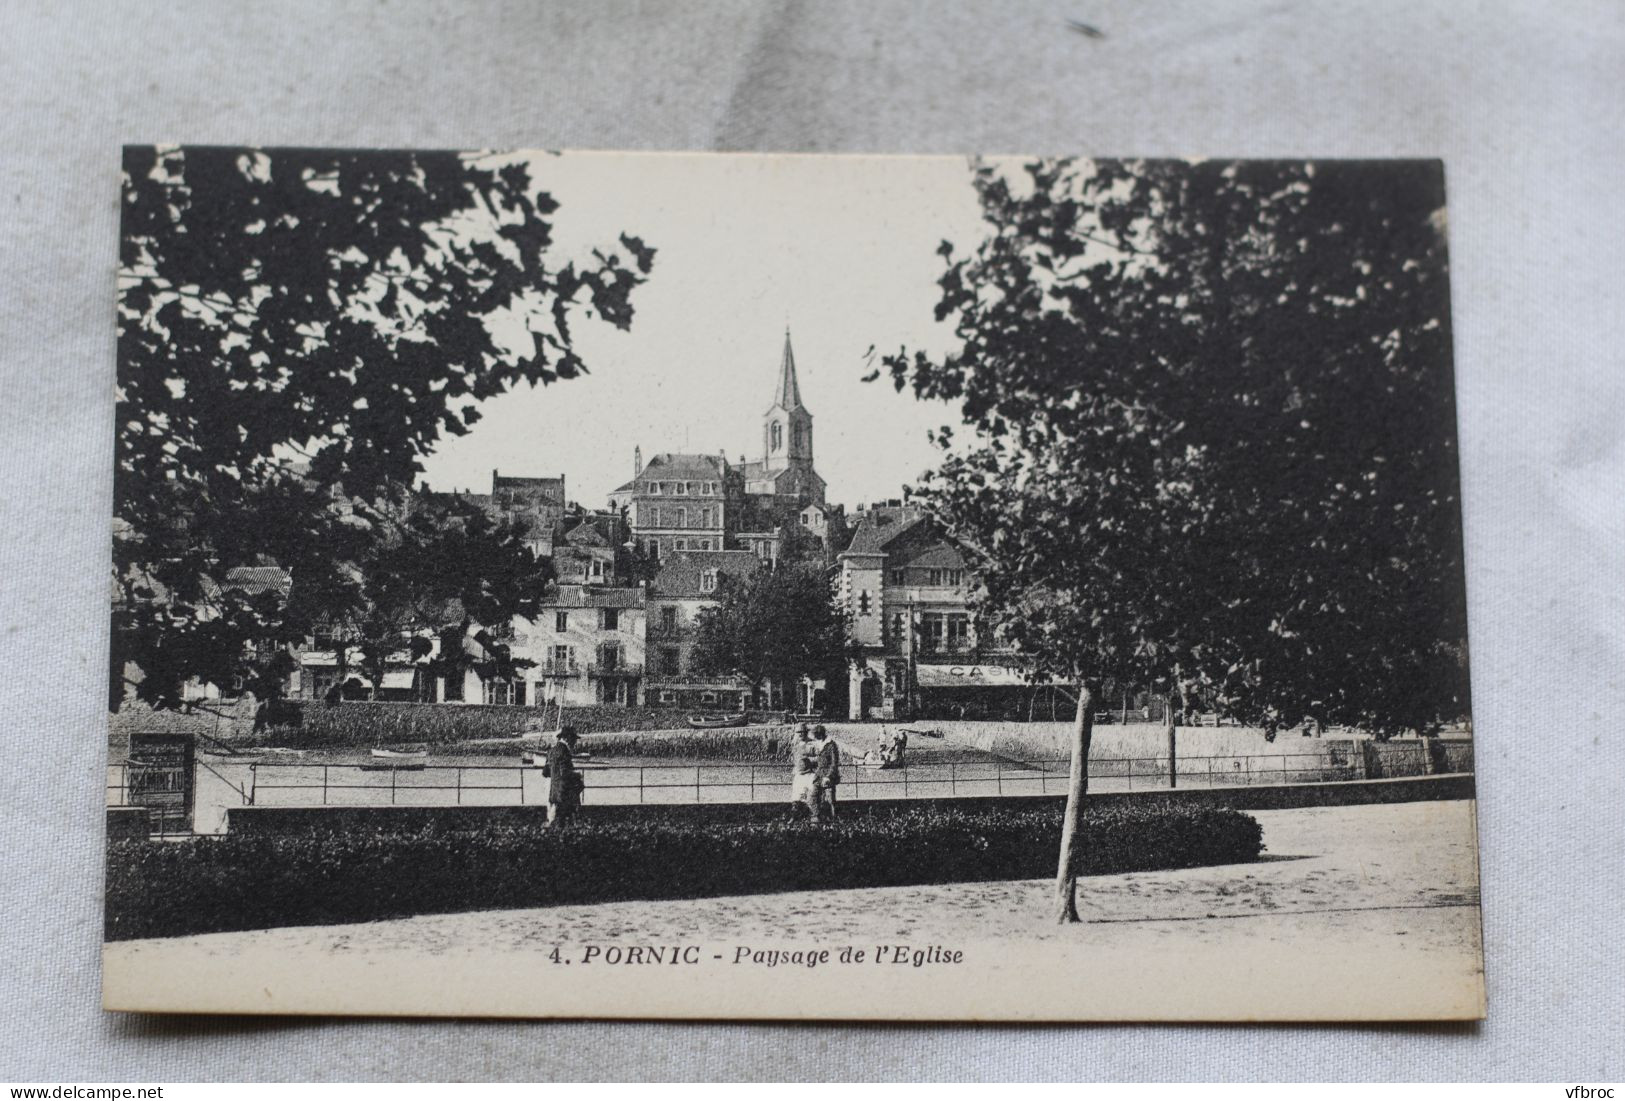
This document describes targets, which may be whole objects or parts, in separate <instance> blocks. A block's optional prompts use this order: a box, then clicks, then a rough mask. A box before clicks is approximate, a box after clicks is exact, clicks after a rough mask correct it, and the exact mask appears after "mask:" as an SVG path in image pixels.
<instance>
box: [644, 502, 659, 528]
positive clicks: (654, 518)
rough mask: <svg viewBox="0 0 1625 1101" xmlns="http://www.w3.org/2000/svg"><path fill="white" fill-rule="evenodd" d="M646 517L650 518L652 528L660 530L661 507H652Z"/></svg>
mask: <svg viewBox="0 0 1625 1101" xmlns="http://www.w3.org/2000/svg"><path fill="white" fill-rule="evenodd" d="M645 515H646V516H647V517H648V523H649V526H650V527H652V528H658V527H659V526H660V506H659V505H650V506H649V510H648V512H647V513H646V514H645Z"/></svg>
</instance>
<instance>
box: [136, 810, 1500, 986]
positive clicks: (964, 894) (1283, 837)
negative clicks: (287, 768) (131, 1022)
mask: <svg viewBox="0 0 1625 1101" xmlns="http://www.w3.org/2000/svg"><path fill="white" fill-rule="evenodd" d="M1474 813H1475V809H1474V804H1473V803H1472V802H1471V801H1467V800H1461V801H1450V802H1431V803H1405V804H1388V805H1376V806H1354V807H1322V808H1307V809H1298V810H1282V811H1259V812H1255V817H1256V818H1257V819H1258V821H1259V822H1260V823H1261V824H1262V826H1263V829H1264V840H1265V845H1266V852H1265V857H1264V859H1263V860H1262V861H1261V862H1258V863H1254V864H1243V865H1226V866H1220V867H1210V868H1189V869H1180V870H1174V871H1160V872H1137V873H1131V874H1123V875H1108V876H1091V877H1087V878H1085V879H1084V880H1082V881H1081V883H1080V887H1079V895H1078V900H1079V910H1080V913H1081V915H1082V916H1083V918H1084V921H1083V923H1082V924H1080V925H1073V926H1060V925H1056V924H1054V922H1053V918H1052V917H1051V912H1052V904H1051V901H1050V892H1051V889H1052V887H1051V883H1050V882H1049V881H1048V880H1012V881H1003V882H990V883H963V884H941V885H934V886H921V887H890V888H873V889H862V890H851V891H824V892H790V893H782V894H767V895H752V896H741V897H728V898H708V899H692V900H684V901H662V902H627V903H613V904H599V905H590V906H558V907H546V908H537V909H526V910H503V911H487V912H478V913H467V914H442V915H432V916H425V917H417V918H408V919H402V920H394V921H382V922H371V923H363V924H353V925H335V926H325V927H301V928H285V929H272V930H263V931H254V932H242V933H218V934H209V935H204V936H194V937H185V938H172V939H169V940H163V941H127V942H120V943H115V944H111V945H108V946H107V948H106V950H105V951H106V953H107V954H108V956H109V957H110V958H112V959H114V960H115V961H116V963H117V964H118V965H119V966H118V967H116V968H115V970H117V971H118V972H119V973H120V975H121V976H124V978H122V979H121V981H124V982H138V981H139V978H140V976H141V975H142V974H144V973H145V970H146V968H147V967H150V968H152V969H154V970H155V973H156V971H158V970H161V969H162V968H163V967H165V966H168V964H166V963H165V962H164V961H171V962H172V961H173V960H174V959H175V958H177V957H176V956H175V955H173V953H174V952H176V951H177V950H178V951H179V952H180V953H181V956H182V957H183V958H185V959H186V960H187V961H188V962H187V967H188V969H189V973H191V974H193V975H195V976H197V977H198V978H199V979H206V976H208V975H210V974H214V973H216V972H218V973H219V974H220V975H221V977H222V979H221V981H223V982H227V983H228V984H229V983H230V982H234V981H235V979H233V978H231V976H234V975H236V974H237V969H239V968H245V967H246V968H248V969H249V970H250V971H253V970H255V969H256V968H258V967H261V966H265V967H272V966H274V968H275V971H276V973H277V974H278V975H280V976H283V980H282V981H288V979H287V976H290V975H299V974H301V973H309V974H323V973H328V972H327V971H324V969H330V968H331V967H332V966H333V964H334V961H337V960H342V961H345V962H344V966H345V967H346V968H349V969H350V970H356V969H360V970H359V971H358V973H365V974H371V975H384V974H388V973H390V972H391V971H393V970H394V969H397V968H401V969H404V968H408V967H410V968H411V969H412V971H413V973H414V974H416V975H419V976H422V975H429V974H432V975H434V976H435V977H436V981H437V982H442V983H445V984H447V985H446V986H445V988H444V989H445V990H447V991H451V990H455V989H457V988H458V987H459V986H461V985H463V984H467V983H472V982H474V981H475V978H474V976H478V975H482V974H486V973H487V972H489V973H490V974H492V975H493V976H499V975H503V974H507V975H534V976H536V977H537V979H536V981H538V982H545V981H548V979H547V976H548V975H550V974H556V971H550V965H549V964H548V962H547V959H546V957H547V954H548V953H549V952H550V951H551V950H552V949H553V948H554V947H556V946H559V945H564V946H566V948H568V947H569V946H581V945H585V944H593V943H596V944H600V945H604V944H621V945H633V944H640V945H648V944H686V943H703V944H706V945H708V946H709V945H715V946H717V951H718V952H719V953H726V952H727V951H728V950H729V949H730V946H734V945H744V946H749V945H766V946H773V947H803V946H807V945H822V946H840V945H845V944H870V945H873V944H886V943H908V944H913V945H926V944H947V945H971V946H976V945H988V944H992V943H995V942H1002V943H1010V942H1015V941H1020V942H1022V944H1024V945H1028V946H1037V947H1039V948H1042V949H1043V950H1045V951H1048V952H1051V953H1053V954H1054V958H1055V959H1056V960H1063V959H1064V960H1065V961H1066V962H1067V972H1068V973H1073V972H1075V973H1076V975H1077V976H1078V977H1079V979H1080V980H1083V981H1086V982H1087V983H1089V984H1093V985H1092V986H1091V989H1095V988H1097V987H1098V989H1100V990H1102V991H1105V992H1106V993H1103V994H1102V995H1101V997H1102V998H1103V999H1105V1000H1104V1001H1103V1002H1102V1004H1103V1005H1106V1006H1107V1007H1108V1008H1111V1007H1115V1009H1113V1010H1112V1011H1111V1012H1102V1013H1101V1014H1097V1015H1104V1016H1113V1015H1114V1014H1120V1013H1121V1012H1123V1011H1124V1007H1125V1006H1131V1007H1132V1006H1135V1005H1137V1004H1139V1003H1136V1002H1134V1001H1133V1000H1132V999H1133V998H1134V997H1140V998H1144V999H1147V1000H1146V1001H1145V1003H1144V1005H1143V1007H1142V1008H1140V1009H1137V1010H1135V1012H1143V1013H1147V1014H1157V1013H1162V1014H1164V1015H1166V1013H1167V1005H1168V1004H1169V1003H1167V1001H1166V1000H1163V1001H1158V1000H1157V999H1158V998H1163V999H1166V998H1167V997H1172V996H1173V995H1172V994H1171V993H1170V991H1177V990H1179V989H1184V988H1187V987H1188V989H1189V990H1190V991H1191V994H1190V996H1191V997H1192V998H1193V999H1198V1000H1200V998H1202V997H1204V995H1201V994H1200V993H1199V992H1200V991H1201V990H1204V989H1208V988H1212V989H1214V990H1218V991H1220V992H1221V993H1220V994H1209V995H1205V997H1206V998H1207V999H1208V1000H1209V1002H1210V1003H1211V1004H1222V1003H1221V1002H1215V1001H1213V999H1214V998H1222V991H1223V990H1224V989H1226V988H1227V987H1234V986H1235V985H1236V984H1250V985H1248V989H1249V990H1250V991H1252V992H1258V991H1264V990H1269V991H1271V994H1270V1000H1269V1002H1268V1005H1267V1006H1266V1007H1264V1010H1263V1011H1257V1010H1255V1011H1253V1013H1254V1015H1260V1016H1276V1015H1278V1013H1277V1011H1279V1014H1284V1015H1287V1016H1307V1017H1317V1016H1319V1017H1323V1018H1324V1017H1338V1016H1343V1017H1347V1016H1362V1015H1372V1016H1381V1015H1382V1014H1383V1007H1384V1005H1385V1004H1388V1005H1397V1004H1401V1002H1404V1003H1405V1004H1414V1003H1415V999H1417V998H1422V999H1423V1000H1424V1003H1425V1004H1426V1005H1429V1006H1432V1005H1433V1004H1434V1003H1433V1002H1431V1001H1427V999H1434V1000H1435V1001H1436V1002H1437V1005H1436V1006H1435V1007H1434V1009H1433V1010H1432V1011H1433V1012H1437V1013H1438V1014H1440V1015H1445V1016H1449V1015H1455V1016H1462V1015H1472V1013H1473V1012H1475V1011H1476V1007H1477V1006H1478V1004H1479V1001H1478V1000H1479V999H1481V998H1482V981H1483V969H1482V955H1481V949H1480V914H1479V891H1478V865H1477V850H1476V841H1475V839H1476V828H1475V819H1474ZM491 981H497V980H496V979H492V980H491ZM268 982H269V980H268ZM1114 984H1116V985H1117V986H1118V987H1120V988H1121V989H1117V990H1116V993H1115V994H1112V997H1107V993H1111V992H1112V988H1113V986H1114ZM1170 984H1171V985H1170ZM192 989H194V990H195V989H197V987H196V986H195V985H194V986H192ZM274 989H275V987H274V986H267V990H268V991H272V992H274ZM417 989H418V984H417V983H416V982H414V984H413V987H412V989H411V990H407V991H404V992H402V996H403V997H404V999H405V1000H404V1001H400V1002H399V1003H398V1005H399V1006H400V1008H398V1009H397V1010H393V1011H399V1012H413V1011H414V1010H413V1009H412V1008H411V1006H412V1005H413V1004H414V1003H413V1001H412V999H413V997H415V996H416V995H415V994H414V993H413V991H415V990H417ZM1125 991H1132V996H1130V994H1129V993H1125ZM444 996H445V997H447V998H450V997H452V996H453V995H452V994H450V993H447V994H445V995H444ZM1078 996H1079V997H1080V998H1083V999H1084V1001H1083V1002H1080V1004H1079V1008H1078V1009H1077V1013H1078V1014H1079V1015H1081V1016H1085V1017H1087V1016H1090V1015H1092V1012H1091V1010H1090V1008H1089V1006H1090V1005H1091V1004H1093V1003H1090V1002H1089V1001H1088V997H1089V995H1087V993H1086V992H1080V993H1079V994H1078ZM471 997H477V995H474V996H471ZM1125 997H1129V998H1130V1000H1128V1001H1126V1002H1125V1001H1124V1000H1123V999H1124V998H1125ZM1113 998H1115V999H1116V1000H1113ZM526 1004H528V1003H524V1002H523V1000H522V999H521V1001H520V1002H519V1003H517V1004H516V1006H515V1011H524V1010H525V1006H526ZM808 1008H809V1007H807V1006H803V1005H798V1004H795V1003H793V1002H790V1003H785V1004H783V1005H782V1006H780V1007H779V1011H778V1012H779V1015H784V1016H799V1015H801V1014H802V1013H803V1012H805V1011H806V1010H807V1009H808ZM386 1011H391V1010H386ZM423 1011H428V1012H435V1011H437V1010H435V1009H433V1008H427V1009H425V1010H423ZM438 1011H445V1010H444V1009H442V1010H438ZM882 1012H883V1008H882ZM702 1015H703V1014H702ZM712 1015H714V1014H712ZM724 1015H726V1014H724ZM859 1015H862V1014H859ZM927 1015H929V1014H927ZM1176 1015H1177V1014H1176ZM1423 1015H1426V1014H1423Z"/></svg>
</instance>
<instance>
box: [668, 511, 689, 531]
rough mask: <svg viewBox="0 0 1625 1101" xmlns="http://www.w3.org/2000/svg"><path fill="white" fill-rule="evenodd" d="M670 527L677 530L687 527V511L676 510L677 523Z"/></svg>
mask: <svg viewBox="0 0 1625 1101" xmlns="http://www.w3.org/2000/svg"><path fill="white" fill-rule="evenodd" d="M672 526H673V527H678V528H686V527H688V509H686V508H680V509H678V510H677V523H675V524H673V525H672Z"/></svg>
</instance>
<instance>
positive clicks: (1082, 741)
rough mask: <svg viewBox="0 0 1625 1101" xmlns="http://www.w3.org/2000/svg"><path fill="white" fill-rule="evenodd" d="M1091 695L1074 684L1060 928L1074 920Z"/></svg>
mask: <svg viewBox="0 0 1625 1101" xmlns="http://www.w3.org/2000/svg"><path fill="white" fill-rule="evenodd" d="M1093 704H1094V693H1093V692H1092V691H1091V690H1090V688H1089V685H1088V684H1086V683H1082V682H1080V683H1079V685H1078V711H1077V718H1076V720H1075V721H1074V722H1073V724H1072V783H1071V785H1070V786H1069V787H1068V789H1067V794H1066V817H1065V818H1063V819H1062V820H1061V862H1060V866H1059V867H1058V868H1057V869H1056V873H1055V906H1056V920H1057V921H1058V922H1059V923H1060V924H1062V925H1070V924H1073V923H1075V922H1076V921H1078V903H1077V893H1078V871H1077V869H1078V861H1077V844H1078V822H1079V820H1080V819H1081V818H1082V817H1083V804H1084V797H1085V795H1087V794H1088V791H1089V742H1090V740H1091V739H1092V738H1093V737H1094V728H1095V716H1094V707H1093Z"/></svg>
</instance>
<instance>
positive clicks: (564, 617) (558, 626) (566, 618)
mask: <svg viewBox="0 0 1625 1101" xmlns="http://www.w3.org/2000/svg"><path fill="white" fill-rule="evenodd" d="M569 629H570V613H569V612H554V613H553V633H554V634H556V635H562V634H563V633H564V632H566V631H568V630H569Z"/></svg>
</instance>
